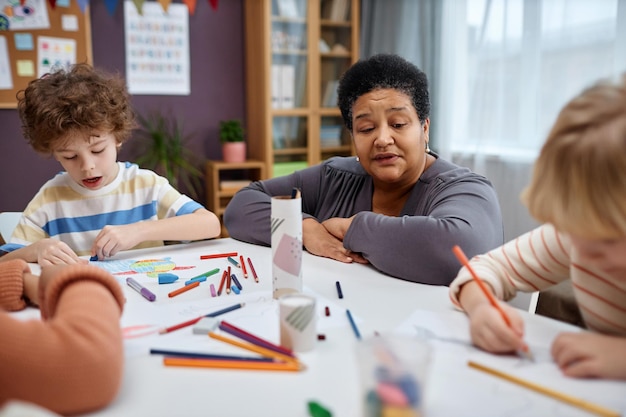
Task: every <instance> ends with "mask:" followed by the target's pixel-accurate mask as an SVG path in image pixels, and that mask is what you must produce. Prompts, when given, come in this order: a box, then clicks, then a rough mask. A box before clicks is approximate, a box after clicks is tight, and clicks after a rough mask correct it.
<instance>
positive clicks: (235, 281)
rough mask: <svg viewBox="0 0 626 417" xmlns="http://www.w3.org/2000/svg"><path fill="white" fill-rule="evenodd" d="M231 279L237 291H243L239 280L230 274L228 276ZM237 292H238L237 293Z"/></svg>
mask: <svg viewBox="0 0 626 417" xmlns="http://www.w3.org/2000/svg"><path fill="white" fill-rule="evenodd" d="M230 277H231V279H232V280H233V282H234V283H235V285H236V286H237V288H239V290H243V287H242V286H241V284H240V283H239V280H238V279H237V277H236V276H235V274H231V275H230ZM237 292H239V291H237Z"/></svg>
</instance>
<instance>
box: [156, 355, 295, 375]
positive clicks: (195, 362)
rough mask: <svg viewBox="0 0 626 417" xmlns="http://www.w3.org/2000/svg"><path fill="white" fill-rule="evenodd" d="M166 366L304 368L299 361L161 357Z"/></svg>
mask: <svg viewBox="0 0 626 417" xmlns="http://www.w3.org/2000/svg"><path fill="white" fill-rule="evenodd" d="M163 365H166V366H188V367H196V368H217V369H245V370H252V371H291V372H297V371H302V370H304V369H305V366H304V365H303V364H301V363H300V362H260V361H258V362H253V361H238V360H235V361H228V360H219V359H216V360H212V359H188V358H163Z"/></svg>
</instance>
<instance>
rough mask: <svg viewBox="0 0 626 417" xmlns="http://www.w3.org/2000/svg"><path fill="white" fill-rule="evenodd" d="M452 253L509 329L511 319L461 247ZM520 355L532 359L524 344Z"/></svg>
mask: <svg viewBox="0 0 626 417" xmlns="http://www.w3.org/2000/svg"><path fill="white" fill-rule="evenodd" d="M452 252H454V254H455V255H456V257H457V259H458V260H459V262H460V263H461V265H463V266H465V268H467V270H468V271H469V273H470V274H471V275H472V278H473V279H474V281H475V282H476V284H478V286H479V287H480V289H481V291H482V292H483V293H484V294H485V296H486V297H487V299H488V300H489V303H490V304H491V305H492V306H493V307H494V308H495V309H496V310H498V311H499V312H500V315H501V316H502V319H503V320H504V322H505V323H506V325H507V326H509V327H511V319H509V316H508V315H507V314H506V312H505V311H504V310H503V309H502V306H500V303H498V301H497V300H496V297H494V295H493V294H492V293H491V291H489V289H488V288H487V286H486V285H485V283H484V282H483V280H482V279H480V277H479V276H478V274H477V273H476V271H474V268H472V266H471V265H470V263H469V260H468V259H467V256H465V253H463V250H462V249H461V247H460V246H459V245H455V246H454V247H453V248H452ZM522 353H523V354H524V356H526V357H527V358H528V359H533V356H532V353H531V352H530V350H529V348H528V345H526V344H524V347H523V348H522Z"/></svg>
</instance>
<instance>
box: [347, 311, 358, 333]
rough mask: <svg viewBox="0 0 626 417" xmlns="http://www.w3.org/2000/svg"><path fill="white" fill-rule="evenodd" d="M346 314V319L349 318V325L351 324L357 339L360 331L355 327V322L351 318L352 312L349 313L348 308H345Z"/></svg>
mask: <svg viewBox="0 0 626 417" xmlns="http://www.w3.org/2000/svg"><path fill="white" fill-rule="evenodd" d="M346 315H347V316H348V320H350V326H352V331H354V335H355V336H356V338H357V339H359V340H360V339H361V333H360V332H359V328H358V327H356V323H355V322H354V319H353V318H352V313H350V310H348V309H346Z"/></svg>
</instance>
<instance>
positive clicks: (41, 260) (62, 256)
mask: <svg viewBox="0 0 626 417" xmlns="http://www.w3.org/2000/svg"><path fill="white" fill-rule="evenodd" d="M31 246H32V248H31V249H32V250H34V251H35V253H36V254H37V263H38V264H39V265H41V266H46V265H63V264H67V265H71V264H81V263H88V262H89V261H88V260H86V259H82V258H79V257H78V255H76V253H75V252H74V251H73V250H72V249H71V248H70V247H69V246H68V245H67V244H66V243H64V242H61V241H60V240H56V239H49V238H48V239H41V240H38V241H37V242H35V243H33V244H32V245H31Z"/></svg>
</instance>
